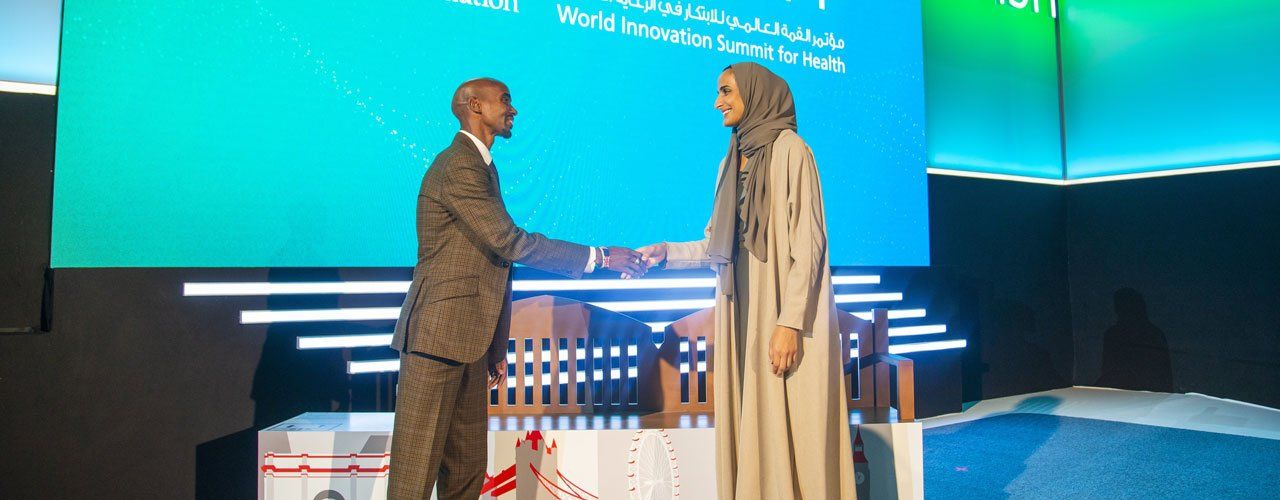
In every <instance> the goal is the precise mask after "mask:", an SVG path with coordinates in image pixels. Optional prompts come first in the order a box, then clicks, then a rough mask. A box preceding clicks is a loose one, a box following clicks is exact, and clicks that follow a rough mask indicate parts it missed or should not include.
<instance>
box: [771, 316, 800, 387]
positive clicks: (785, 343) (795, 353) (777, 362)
mask: <svg viewBox="0 0 1280 500" xmlns="http://www.w3.org/2000/svg"><path fill="white" fill-rule="evenodd" d="M799 361H800V330H796V329H794V328H790V327H786V326H782V325H778V326H777V327H774V329H773V337H772V338H770V339H769V363H770V364H771V365H773V374H774V375H778V376H782V375H785V374H787V372H789V371H791V370H792V369H794V368H795V367H796V364H797V363H798V362H799Z"/></svg>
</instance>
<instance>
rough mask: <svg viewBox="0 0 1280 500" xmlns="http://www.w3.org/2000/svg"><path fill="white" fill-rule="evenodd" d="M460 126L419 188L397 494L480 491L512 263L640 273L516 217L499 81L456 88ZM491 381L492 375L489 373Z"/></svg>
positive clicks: (623, 252)
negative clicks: (501, 155)
mask: <svg viewBox="0 0 1280 500" xmlns="http://www.w3.org/2000/svg"><path fill="white" fill-rule="evenodd" d="M452 105H453V114H454V116H456V117H457V118H458V124H459V125H460V127H461V130H459V131H458V133H457V134H456V135H455V136H454V138H453V143H452V144H450V145H449V147H447V148H445V149H444V151H441V152H440V154H439V155H436V158H435V161H433V162H432V163H431V167H430V168H429V169H427V174H426V175H425V176H424V177H423V179H422V188H421V190H420V191H419V192H418V264H417V266H416V267H415V268H414V270H413V284H412V285H410V286H409V293H408V295H407V296H406V297H405V301H404V306H403V307H402V308H401V309H400V319H399V320H398V321H396V329H395V335H394V337H393V338H392V340H391V346H392V348H394V349H396V350H398V351H400V385H399V387H398V390H397V395H396V419H395V430H394V433H393V435H392V438H391V478H390V482H389V484H388V488H387V490H388V491H387V496H388V498H391V499H415V500H417V499H425V498H430V496H431V490H432V487H433V485H438V494H439V498H441V499H455V498H465V499H467V500H473V499H475V498H478V497H479V496H480V489H481V486H482V484H483V482H484V471H485V462H486V460H485V451H486V448H487V446H486V443H487V440H486V436H485V432H486V431H487V430H488V429H487V420H488V419H487V417H488V404H487V399H488V398H487V395H488V390H487V389H486V386H487V387H488V388H493V387H496V386H497V385H498V384H501V383H502V382H503V381H504V380H505V376H506V358H507V356H506V354H507V338H508V335H509V329H510V323H511V263H513V262H518V263H520V264H524V265H526V266H529V267H534V268H538V269H542V270H545V271H550V272H553V273H557V274H561V275H564V276H569V277H572V278H578V277H581V276H582V274H583V273H589V272H593V271H594V270H595V269H596V268H597V267H602V268H607V269H609V270H612V271H615V272H619V273H627V274H631V275H641V274H643V273H644V270H645V267H644V266H643V265H641V263H640V254H638V253H636V252H634V251H632V250H630V249H626V248H621V247H610V248H604V247H600V248H591V247H587V246H583V245H579V244H577V243H570V242H567V241H560V240H554V239H550V238H547V237H546V236H543V235H541V234H537V233H529V232H526V231H525V230H523V229H520V228H519V227H517V226H516V225H515V223H514V222H513V221H512V220H511V215H509V214H508V213H507V209H506V205H505V204H503V201H502V191H501V190H500V189H499V188H498V171H497V169H496V168H494V165H493V158H492V157H491V156H490V154H489V149H490V148H491V147H493V142H494V138H496V137H502V138H504V139H510V138H511V128H512V126H513V125H514V123H515V117H516V108H515V107H514V106H512V105H511V91H510V90H509V89H508V88H507V86H506V85H504V84H503V83H502V82H500V81H497V80H494V79H491V78H480V79H476V80H471V81H468V82H465V83H463V84H462V85H461V86H459V87H458V90H457V91H455V92H454V96H453V103H452ZM486 381H487V384H486Z"/></svg>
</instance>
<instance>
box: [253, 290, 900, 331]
mask: <svg viewBox="0 0 1280 500" xmlns="http://www.w3.org/2000/svg"><path fill="white" fill-rule="evenodd" d="M894 295H897V296H898V298H899V299H900V298H901V295H902V294H894ZM653 302H694V303H693V304H689V305H692V306H693V307H689V309H703V308H704V307H711V306H714V305H715V301H714V300H712V299H701V300H694V301H641V302H638V303H633V302H599V303H595V305H597V306H600V307H604V308H605V309H610V310H613V311H617V312H628V311H665V310H675V309H677V308H676V307H673V306H684V305H686V304H683V303H678V304H674V305H672V304H664V305H663V306H662V308H657V309H645V308H642V307H649V306H653V305H654V304H652V303H653ZM612 307H618V308H619V309H611V308H612ZM853 315H854V316H857V317H859V318H862V319H864V320H867V321H870V320H871V312H870V311H863V312H856V313H853ZM924 316H925V310H924V309H894V310H890V311H889V319H903V318H923V317H924ZM399 317H400V308H399V307H352V308H344V309H297V310H284V311H240V323H241V324H245V325H257V324H267V323H300V322H310V321H379V320H394V319H396V318H399ZM664 323H665V324H664ZM668 324H670V323H669V322H655V323H648V325H649V327H650V328H653V329H654V330H653V331H655V332H660V331H662V329H665V328H666V326H667V325H668ZM659 325H660V326H661V327H662V328H658V326H659Z"/></svg>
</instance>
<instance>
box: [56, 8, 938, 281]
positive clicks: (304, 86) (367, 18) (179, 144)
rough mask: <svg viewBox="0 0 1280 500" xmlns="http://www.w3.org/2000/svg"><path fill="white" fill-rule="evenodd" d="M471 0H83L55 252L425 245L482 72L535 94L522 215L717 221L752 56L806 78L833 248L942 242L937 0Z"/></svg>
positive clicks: (672, 233)
mask: <svg viewBox="0 0 1280 500" xmlns="http://www.w3.org/2000/svg"><path fill="white" fill-rule="evenodd" d="M466 3H469V2H456V1H443V0H431V1H385V2H346V1H332V0H329V1H316V0H308V1H300V0H287V1H286V0H282V1H265V0H263V1H252V0H231V1H208V0H166V1H159V0H133V1H114V0H67V2H66V3H65V16H64V17H65V22H64V25H63V47H62V63H61V64H62V65H61V72H62V74H61V88H60V102H59V110H58V112H59V116H58V127H59V128H58V138H57V154H56V158H57V159H56V171H55V187H54V190H55V196H54V218H53V226H54V227H53V242H52V243H53V245H52V261H53V265H54V266H55V267H295V266H305V267H310V266H315V267H360V266H379V267H380V266H410V265H413V264H414V262H415V258H416V255H415V253H416V252H415V248H416V246H415V229H414V227H415V226H414V208H415V207H414V205H415V201H416V195H417V192H418V188H419V184H420V182H421V179H422V176H423V173H424V172H425V170H426V168H427V166H428V164H429V163H430V161H431V160H432V158H433V157H434V155H435V154H436V153H437V152H438V151H440V150H441V149H443V148H444V147H445V146H447V145H448V143H449V142H450V141H451V140H452V137H453V135H454V134H455V132H456V130H457V123H456V121H455V120H454V119H453V117H452V116H451V115H450V112H449V104H448V103H449V99H450V96H451V94H452V92H453V90H454V88H455V87H456V86H457V85H458V83H460V82H462V81H464V80H466V79H469V78H473V77H478V76H492V77H496V78H499V79H501V80H504V81H505V82H506V83H507V84H509V85H510V87H511V89H512V92H513V97H514V103H515V105H516V107H517V108H518V109H519V112H520V114H519V116H518V117H517V118H516V125H515V130H514V137H513V138H511V139H510V140H502V139H499V140H498V142H497V144H496V145H495V147H494V150H493V154H494V158H495V162H496V164H497V165H498V167H499V173H500V176H501V182H502V187H503V193H504V198H505V200H506V203H507V206H508V209H509V210H510V211H511V213H512V215H513V217H514V219H515V221H516V222H517V224H519V225H521V226H522V227H525V228H526V229H529V230H533V231H540V232H544V233H546V234H548V235H549V236H552V237H557V238H563V239H568V240H573V241H579V242H582V243H587V244H597V245H600V244H613V245H631V246H638V245H643V244H648V243H652V242H654V241H660V240H677V241H683V240H693V239H697V238H699V237H701V234H702V229H703V227H704V225H705V224H706V221H707V218H708V217H709V215H710V208H711V199H712V196H713V194H714V193H713V190H714V183H715V179H714V177H715V173H716V167H717V165H718V163H719V160H720V158H721V157H722V156H723V155H724V154H725V150H726V148H727V144H728V130H727V129H725V128H724V127H722V126H721V124H720V120H721V117H720V115H719V114H718V113H717V112H716V111H715V110H714V109H713V108H712V104H713V101H714V98H715V80H716V77H717V76H718V74H719V73H720V71H721V69H722V68H724V67H725V66H726V65H728V64H730V63H733V62H737V61H742V60H753V61H757V62H761V63H763V64H765V65H766V66H768V67H770V68H772V69H773V70H775V71H776V72H777V73H779V74H780V75H782V76H783V77H784V78H785V79H787V81H788V82H789V83H790V85H791V87H792V90H793V92H794V94H795V96H796V103H797V104H796V105H797V110H798V116H799V124H800V135H801V136H802V137H804V138H805V140H806V141H807V142H808V143H809V145H810V146H811V147H812V148H813V150H814V153H815V155H816V158H817V161H818V166H819V170H820V172H821V177H822V179H821V180H822V183H823V188H824V194H825V197H826V216H827V221H828V224H829V226H830V228H831V230H830V234H829V240H830V244H829V248H830V250H831V256H832V262H833V264H837V265H883V266H892V265H927V264H928V254H929V248H928V220H927V214H928V210H927V206H926V205H927V194H926V173H925V130H924V128H925V125H924V123H925V122H924V81H923V67H924V63H923V55H922V53H923V47H922V43H923V42H922V34H921V28H920V25H921V12H920V6H919V4H916V3H914V2H871V1H865V2H832V1H829V0H794V1H786V0H755V1H727V0H726V1H718V0H708V1H704V2H692V3H691V2H633V1H632V2H628V1H621V0H619V1H604V2H602V1H599V0H576V1H564V2H541V1H531V0H523V1H520V0H481V1H479V2H477V3H479V4H482V5H494V6H497V7H498V8H488V7H476V6H472V5H466ZM655 5H656V6H657V7H654V6H655ZM673 5H679V6H681V7H682V8H684V7H686V6H687V10H685V12H684V13H683V14H679V13H675V12H673V11H672V8H673ZM502 7H506V8H505V9H504V8H502ZM695 7H696V8H697V10H696V11H695V10H694V9H695ZM571 8H572V12H570V10H571ZM664 9H665V11H664ZM682 10H684V9H682ZM593 19H594V20H595V21H592V20H593ZM757 19H758V20H759V21H757ZM757 23H758V24H757ZM639 26H644V27H643V28H640V27H639ZM628 27H629V29H630V30H631V32H624V31H627V29H628ZM833 43H834V45H835V46H832V45H833ZM783 54H791V55H794V56H795V58H794V59H787V60H784V56H783Z"/></svg>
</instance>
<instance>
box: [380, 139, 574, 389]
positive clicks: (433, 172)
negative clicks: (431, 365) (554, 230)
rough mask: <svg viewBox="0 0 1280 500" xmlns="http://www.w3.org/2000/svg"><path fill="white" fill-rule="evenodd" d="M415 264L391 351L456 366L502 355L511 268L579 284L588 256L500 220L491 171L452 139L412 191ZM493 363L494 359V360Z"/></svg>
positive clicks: (466, 143) (503, 213) (507, 218)
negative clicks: (414, 198)
mask: <svg viewBox="0 0 1280 500" xmlns="http://www.w3.org/2000/svg"><path fill="white" fill-rule="evenodd" d="M417 219H418V220H417V226H418V263H417V265H416V266H415V267H414V270H413V284H412V285H410V286H409V293H408V295H406V296H405V301H404V306H403V307H401V309H400V318H399V320H398V321H396V328H395V335H394V336H393V337H392V340H391V346H392V348H394V349H396V350H398V351H401V352H417V353H421V354H426V355H430V356H438V357H442V358H446V359H450V360H453V361H458V362H461V363H472V362H475V361H477V360H479V359H480V358H481V357H482V356H484V355H485V354H486V353H487V352H489V351H491V350H492V353H491V354H492V355H493V356H497V357H500V356H501V355H503V354H505V353H506V345H507V338H508V335H509V333H510V332H509V330H510V320H511V287H510V276H511V263H512V262H518V263H520V264H523V265H526V266H529V267H533V268H537V269H542V270H544V271H550V272H554V273H557V274H561V275H564V276H568V277H572V278H578V277H581V276H582V273H583V271H584V268H586V266H587V259H588V256H589V249H588V248H587V247H586V246H583V245H579V244H576V243H570V242H567V241H561V240H554V239H550V238H547V237H546V236H543V235H541V234H538V233H530V232H527V231H525V230H523V229H520V228H519V227H517V226H516V224H515V222H514V221H512V219H511V215H510V214H508V213H507V208H506V205H505V204H504V203H503V201H502V192H501V190H500V189H499V186H498V173H497V170H496V169H495V168H494V167H493V166H492V165H489V164H485V162H484V159H483V158H482V157H481V156H480V151H479V150H478V149H476V145H475V143H473V142H472V141H471V139H470V138H468V137H467V136H466V135H464V134H462V133H458V134H457V135H456V136H455V137H454V139H453V144H451V145H450V146H449V147H448V148H445V149H444V151H441V152H440V154H439V155H437V156H436V159H435V161H433V162H431V167H430V168H428V169H427V173H426V175H425V176H423V178H422V187H421V189H420V190H419V192H418V216H417ZM495 359H496V358H495Z"/></svg>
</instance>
